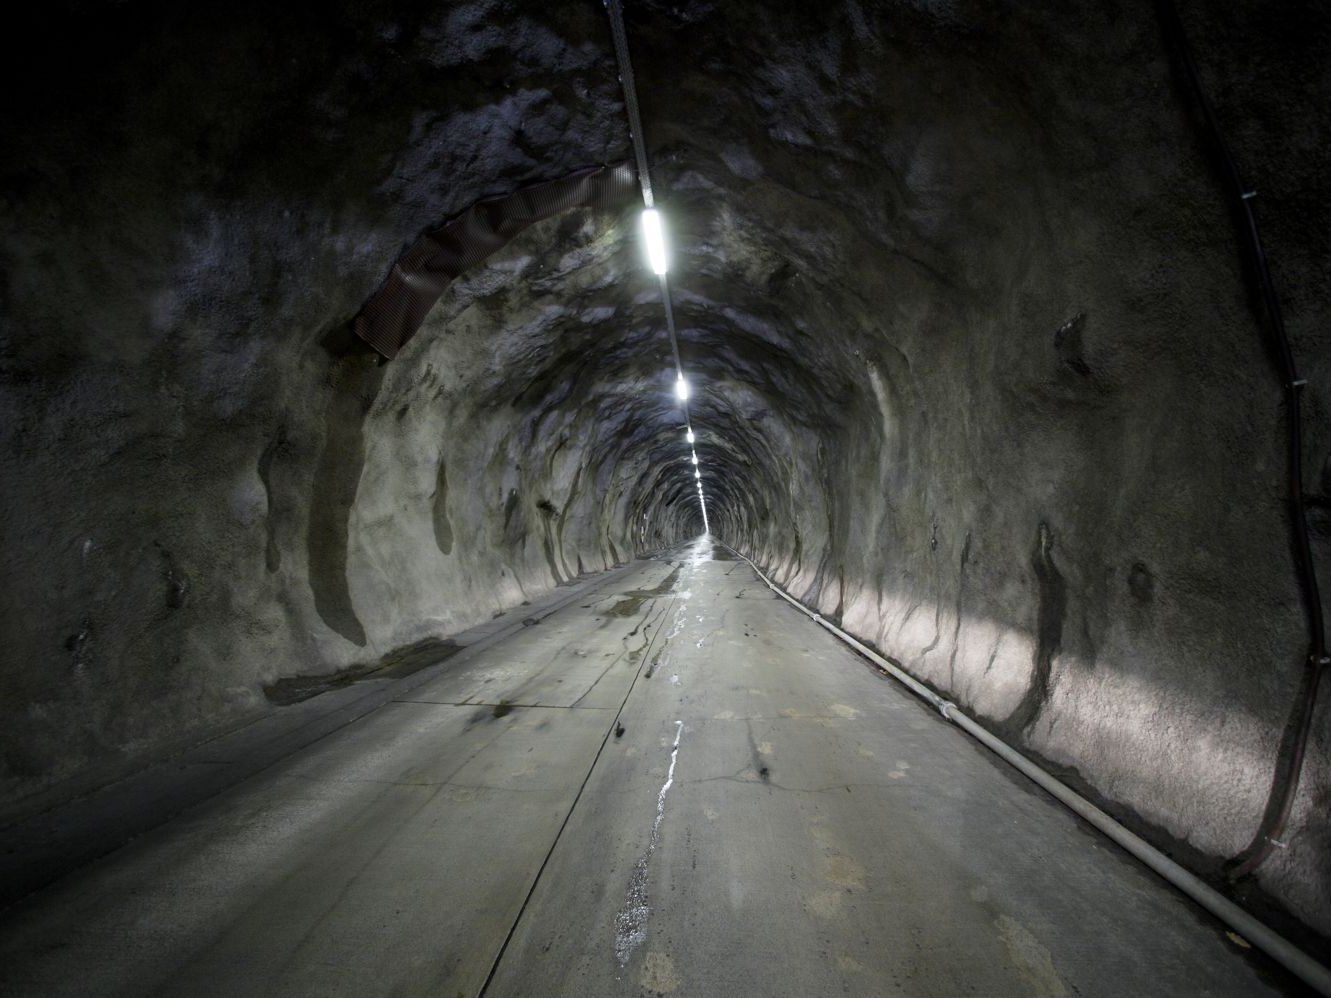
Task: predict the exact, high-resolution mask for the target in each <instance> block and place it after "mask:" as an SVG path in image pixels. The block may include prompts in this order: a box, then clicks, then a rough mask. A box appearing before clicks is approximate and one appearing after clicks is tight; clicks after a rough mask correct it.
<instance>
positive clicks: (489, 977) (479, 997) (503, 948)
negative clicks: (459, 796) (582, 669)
mask: <svg viewBox="0 0 1331 998" xmlns="http://www.w3.org/2000/svg"><path fill="white" fill-rule="evenodd" d="M677 598H678V597H677V596H675V595H674V594H671V597H670V602H669V603H667V604H666V611H667V612H669V609H670V607H671V606H673V605H674V603H675V600H676V599H677ZM660 634H661V630H660V628H657V631H656V634H654V635H653V636H652V640H651V642H650V643H649V644H648V645H647V647H646V648H645V649H643V653H642V660H641V661H640V662H639V663H638V671H637V672H636V673H634V675H633V682H631V683H629V688H628V689H627V690H626V691H625V692H624V699H623V700H621V701H620V702H619V707H618V709H617V710H616V711H615V716H614V719H613V720H611V722H610V726H609V727H608V728H606V729H605V735H604V736H603V737H602V738H601V744H600V745H599V746H597V749H596V755H595V756H593V757H592V761H591V765H589V766H588V767H587V772H586V773H585V774H584V775H583V777H582V782H581V783H580V784H578V792H577V793H576V794H574V795H573V803H571V804H570V805H569V807H568V812H567V813H566V814H565V815H564V820H563V821H561V822H560V823H559V830H558V831H557V832H555V837H554V841H552V842H551V843H550V848H549V849H548V850H546V853H545V857H544V858H543V859H542V860H541V865H540V866H539V867H538V868H537V870H536V876H534V877H532V881H531V886H530V887H528V888H527V894H526V896H525V897H523V899H522V904H521V905H520V906H519V907H518V913H517V914H516V915H514V916H513V924H512V925H510V926H509V927H508V934H507V935H505V936H504V941H503V943H501V944H500V946H499V951H498V952H497V953H495V958H494V962H493V963H491V964H490V972H489V973H488V974H486V975H485V983H483V984H482V985H481V987H480V990H479V991H477V992H476V998H485V994H486V992H487V991H489V990H490V985H491V984H493V983H494V979H495V974H496V973H498V972H499V964H500V962H501V961H502V960H503V959H504V954H505V953H506V952H508V947H509V944H510V943H511V942H512V941H513V935H514V933H516V932H517V931H518V926H519V925H520V924H521V923H522V916H523V915H525V914H526V913H527V907H528V906H529V905H530V904H531V899H532V897H533V896H535V894H536V888H537V885H539V884H540V882H541V877H542V876H543V875H544V874H545V869H546V867H548V866H549V865H550V858H551V857H552V856H553V855H554V854H555V850H556V849H557V848H559V841H560V839H562V838H563V837H564V830H565V829H566V828H568V823H569V821H570V820H571V819H572V817H573V812H574V811H576V810H577V809H578V803H579V802H580V801H581V800H582V795H583V792H584V791H586V789H587V784H588V783H590V782H591V778H592V773H594V772H595V771H596V764H597V763H598V762H600V761H601V756H602V755H603V754H604V753H605V747H606V746H607V745H608V744H610V735H611V734H612V733H613V732H614V731H616V730H617V729H618V728H619V718H620V716H621V715H622V714H623V713H624V707H625V706H626V705H627V704H628V702H629V697H631V696H632V695H633V691H634V689H636V688H637V685H638V680H639V679H641V678H642V670H643V666H645V665H646V664H647V662H648V661H649V660H650V658H651V650H652V646H653V645H655V644H656V639H657V638H658V637H659V636H660Z"/></svg>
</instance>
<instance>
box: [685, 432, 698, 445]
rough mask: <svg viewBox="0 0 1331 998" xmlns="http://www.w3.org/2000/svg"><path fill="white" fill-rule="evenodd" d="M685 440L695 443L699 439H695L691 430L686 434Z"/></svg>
mask: <svg viewBox="0 0 1331 998" xmlns="http://www.w3.org/2000/svg"><path fill="white" fill-rule="evenodd" d="M684 439H685V440H687V441H688V442H689V443H693V441H694V440H695V439H697V438H696V437H694V435H693V430H692V429H690V430H689V432H688V433H686V434H684Z"/></svg>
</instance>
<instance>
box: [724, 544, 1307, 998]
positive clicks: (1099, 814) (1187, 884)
mask: <svg viewBox="0 0 1331 998" xmlns="http://www.w3.org/2000/svg"><path fill="white" fill-rule="evenodd" d="M716 543H718V544H720V545H721V546H722V547H724V548H725V549H726V550H727V551H729V552H730V553H731V554H733V555H734V556H735V557H737V558H740V559H741V560H743V561H746V562H748V564H749V567H750V568H752V569H753V570H754V572H756V573H757V575H758V578H760V579H762V580H763V582H765V583H766V584H767V586H768V587H769V588H770V589H771V590H772V592H774V593H776V594H777V595H778V596H780V597H781V598H782V599H784V600H785V601H786V602H787V603H789V604H790V605H791V606H793V607H795V608H796V609H798V610H799V611H800V612H801V613H803V614H805V615H806V616H809V617H811V618H813V621H814V623H816V624H819V625H821V626H822V627H823V628H825V629H826V630H828V631H830V632H831V633H832V634H834V635H836V636H837V637H838V638H840V639H841V640H842V641H844V642H845V643H846V644H848V645H850V646H851V647H852V648H854V649H855V650H856V651H858V652H859V653H860V654H861V655H863V656H864V657H865V658H867V659H868V660H869V661H871V662H873V664H874V665H876V666H878V668H879V669H881V670H882V671H883V672H885V673H886V674H887V675H889V676H891V677H892V678H893V679H895V680H897V681H898V682H899V683H901V684H902V685H903V686H905V687H906V688H907V689H909V690H910V691H911V692H912V693H914V694H915V695H916V696H918V697H919V698H920V699H921V700H924V701H925V702H926V703H928V704H929V705H930V706H931V707H933V708H934V709H936V710H937V711H938V712H939V713H940V714H941V715H942V716H943V717H945V718H947V719H948V720H949V721H951V722H952V723H953V724H955V725H956V726H957V727H959V728H961V730H963V731H965V732H966V733H967V734H968V735H970V736H972V737H973V738H975V740H976V741H978V742H980V743H981V744H983V745H984V747H985V748H987V749H989V750H990V751H991V752H993V753H994V754H995V755H997V756H998V757H999V758H1001V759H1002V760H1003V761H1004V762H1006V763H1008V764H1010V765H1011V766H1012V767H1013V768H1015V769H1017V770H1020V771H1021V773H1022V775H1024V776H1026V777H1027V778H1028V779H1030V780H1031V781H1033V782H1034V783H1036V784H1038V785H1039V786H1040V787H1041V788H1042V789H1043V790H1045V791H1047V792H1048V793H1049V794H1051V795H1052V796H1053V797H1055V798H1056V799H1057V800H1058V801H1059V802H1060V803H1062V804H1063V805H1065V806H1066V807H1067V808H1068V809H1070V810H1071V811H1073V812H1074V813H1075V814H1077V815H1078V816H1079V817H1081V818H1083V819H1085V820H1086V821H1088V822H1090V823H1091V824H1092V825H1094V826H1095V827H1096V828H1097V829H1098V830H1099V831H1101V832H1103V833H1104V834H1105V835H1107V836H1108V837H1109V838H1110V839H1112V840H1113V841H1114V842H1116V843H1117V844H1118V845H1120V846H1122V847H1123V848H1124V849H1126V850H1127V851H1128V852H1129V853H1131V854H1132V855H1133V856H1135V857H1136V858H1137V859H1138V860H1140V861H1141V862H1143V863H1145V864H1146V865H1147V866H1149V867H1150V868H1151V869H1152V870H1154V871H1155V872H1156V873H1158V874H1159V875H1160V876H1162V877H1164V878H1165V880H1167V881H1169V883H1171V884H1173V885H1174V886H1175V887H1177V888H1178V889H1179V890H1181V891H1182V892H1183V893H1184V894H1186V895H1188V897H1190V898H1192V900H1194V901H1196V902H1197V903H1198V904H1199V905H1201V906H1202V907H1203V908H1205V909H1206V910H1207V911H1209V912H1210V913H1211V914H1212V915H1214V916H1215V917H1216V918H1218V919H1220V920H1221V921H1222V922H1224V923H1225V924H1226V925H1228V926H1229V927H1230V928H1232V929H1233V930H1234V931H1235V932H1237V933H1238V934H1239V935H1241V936H1242V937H1243V938H1244V939H1246V940H1248V941H1249V942H1250V943H1252V944H1253V945H1254V946H1256V947H1257V948H1258V949H1260V950H1261V951H1262V952H1264V953H1266V955H1267V956H1269V957H1271V958H1272V959H1274V960H1275V961H1276V962H1278V963H1279V964H1280V965H1281V966H1283V967H1284V968H1285V969H1286V970H1288V971H1290V972H1291V973H1293V974H1295V975H1296V976H1298V977H1299V979H1300V980H1302V981H1303V982H1304V983H1306V984H1307V985H1308V986H1309V987H1311V988H1313V989H1315V990H1316V991H1317V992H1318V993H1320V994H1323V995H1327V996H1331V969H1328V968H1327V967H1326V966H1324V965H1323V964H1321V963H1319V962H1318V961H1316V960H1314V959H1313V958H1312V957H1310V956H1309V955H1308V954H1307V953H1305V952H1303V950H1301V949H1299V948H1298V947H1297V946H1295V945H1294V944H1293V943H1291V942H1290V941H1289V940H1288V939H1286V938H1285V937H1284V936H1281V935H1279V934H1278V933H1276V932H1275V931H1273V930H1272V929H1271V928H1269V927H1268V926H1266V925H1265V924H1264V923H1262V922H1260V921H1258V920H1257V919H1256V918H1254V917H1253V916H1252V915H1251V914H1249V913H1248V912H1247V911H1244V910H1243V909H1242V908H1240V907H1239V906H1238V905H1236V904H1235V903H1234V902H1233V901H1231V900H1229V898H1227V897H1225V896H1224V895H1223V894H1220V893H1219V892H1218V891H1216V890H1215V888H1213V887H1211V886H1210V885H1209V884H1207V883H1205V882H1204V881H1202V880H1201V879H1200V878H1199V877H1197V876H1195V875H1194V874H1192V873H1189V872H1188V871H1187V870H1185V869H1184V868H1183V867H1181V866H1179V865H1178V864H1177V863H1175V862H1174V861H1173V860H1172V859H1170V858H1169V857H1168V856H1166V855H1165V854H1164V853H1162V852H1160V850H1158V849H1156V848H1155V847H1154V846H1151V845H1149V844H1148V843H1147V842H1146V841H1145V840H1143V839H1141V838H1139V837H1138V836H1137V835H1134V834H1133V833H1132V832H1130V831H1128V829H1126V828H1124V827H1123V826H1122V825H1120V824H1119V823H1118V822H1117V821H1115V820H1114V819H1113V818H1111V817H1110V816H1109V815H1107V814H1105V812H1104V811H1101V810H1100V809H1099V808H1098V807H1096V806H1095V805H1094V804H1092V803H1091V802H1090V801H1088V800H1087V799H1086V798H1085V797H1083V796H1081V795H1080V794H1079V793H1077V792H1076V791H1075V790H1072V789H1071V788H1069V787H1068V786H1066V785H1065V784H1063V783H1062V782H1060V781H1059V780H1057V779H1055V778H1054V777H1053V776H1050V775H1049V774H1048V773H1046V772H1045V771H1044V770H1043V769H1041V768H1040V767H1039V766H1037V765H1035V763H1033V762H1031V761H1030V760H1029V759H1027V758H1026V757H1025V756H1024V755H1022V754H1021V753H1020V752H1018V751H1017V750H1016V749H1014V748H1013V747H1012V746H1010V745H1008V744H1007V742H1004V741H1003V740H1001V739H999V738H996V737H994V735H993V734H992V733H990V732H989V731H987V730H986V729H985V728H983V727H981V726H980V725H979V724H977V723H976V722H975V721H973V720H972V719H971V718H970V717H968V716H967V715H966V714H965V713H963V712H962V710H961V708H960V707H958V706H957V705H956V704H954V703H952V702H951V701H950V700H945V699H944V698H942V697H940V696H939V695H938V694H937V693H935V692H934V691H933V690H931V689H929V688H928V687H927V686H925V685H924V684H923V683H921V682H920V681H919V680H917V679H915V677H913V676H911V675H910V674H909V673H908V672H905V671H904V670H903V669H901V668H900V667H899V666H897V665H896V664H894V663H893V662H891V661H889V660H888V659H886V658H884V657H883V656H882V655H879V654H878V653H877V652H876V651H874V650H873V649H872V648H870V647H868V646H867V645H865V644H864V643H863V642H861V641H858V640H856V639H855V638H854V637H853V636H851V635H850V634H847V633H846V632H845V631H843V630H842V629H841V628H839V627H837V626H836V625H835V624H833V623H832V622H831V621H829V620H827V619H826V618H825V617H823V615H822V614H820V613H817V612H815V611H813V610H810V609H809V608H808V607H806V606H805V605H804V604H803V603H801V602H800V601H799V600H797V599H795V597H793V596H791V595H790V594H789V593H788V592H786V591H785V590H784V589H782V588H781V587H780V586H778V585H777V584H776V583H775V582H773V581H772V580H771V579H769V578H768V577H767V576H766V575H764V574H763V571H762V569H760V568H759V567H758V566H757V565H755V564H754V563H753V560H752V559H750V558H747V557H745V556H744V555H743V554H740V552H738V551H736V550H735V549H734V548H732V547H731V546H730V545H729V544H726V543H725V542H724V541H719V540H718V541H717V542H716Z"/></svg>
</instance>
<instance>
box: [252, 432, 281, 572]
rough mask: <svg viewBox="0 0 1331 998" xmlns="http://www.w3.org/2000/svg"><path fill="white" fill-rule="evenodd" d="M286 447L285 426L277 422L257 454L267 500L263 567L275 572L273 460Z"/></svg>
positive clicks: (278, 551) (277, 557)
mask: <svg viewBox="0 0 1331 998" xmlns="http://www.w3.org/2000/svg"><path fill="white" fill-rule="evenodd" d="M286 449H287V428H286V426H285V425H282V424H279V425H278V427H277V432H276V433H275V434H274V435H273V439H272V440H271V441H269V443H268V446H267V447H265V448H264V449H263V452H262V453H261V454H260V455H259V469H258V470H259V481H261V482H263V494H264V497H265V499H267V501H268V509H267V514H266V516H265V519H264V529H265V531H266V534H267V543H266V547H265V550H264V558H263V561H264V567H265V568H267V569H268V571H269V572H276V571H277V570H278V569H279V568H281V567H282V548H281V547H280V546H279V545H278V543H277V527H276V523H275V522H274V518H273V479H272V475H273V461H274V459H275V458H277V457H278V456H279V455H280V454H283V453H285V451H286Z"/></svg>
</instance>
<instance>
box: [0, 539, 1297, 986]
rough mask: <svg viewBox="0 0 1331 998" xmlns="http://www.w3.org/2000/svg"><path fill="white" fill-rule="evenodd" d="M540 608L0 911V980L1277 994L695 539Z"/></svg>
mask: <svg viewBox="0 0 1331 998" xmlns="http://www.w3.org/2000/svg"><path fill="white" fill-rule="evenodd" d="M598 586H599V588H598ZM530 624H531V626H527V627H521V628H519V629H518V631H517V632H516V633H514V634H513V635H511V636H510V637H508V638H506V639H505V640H503V641H501V642H499V643H497V644H493V645H491V646H490V647H488V648H486V649H484V650H482V651H480V652H479V653H477V654H474V655H472V656H470V657H468V658H466V660H465V661H462V657H461V656H460V657H459V659H458V660H457V661H449V662H444V663H442V664H441V665H439V666H436V667H434V669H433V670H432V672H431V673H430V675H429V677H428V678H427V679H426V681H424V682H422V681H420V677H414V682H413V683H404V684H401V686H400V693H396V694H394V693H393V691H394V690H397V689H399V687H390V688H389V693H390V694H393V695H389V696H386V697H384V698H382V699H384V700H385V702H384V703H383V704H382V706H379V707H378V708H377V709H374V710H372V711H370V712H369V713H366V714H364V715H363V716H361V717H359V718H358V719H356V720H354V721H352V722H351V723H347V724H344V726H342V727H340V728H338V729H336V730H334V731H333V732H332V733H331V734H328V735H326V736H325V737H322V738H320V739H319V740H317V741H314V742H313V744H310V745H308V746H307V747H305V748H303V749H302V750H300V751H298V752H296V753H294V754H291V755H289V756H287V757H286V758H283V759H281V760H279V761H277V762H275V763H274V764H272V765H270V766H268V767H267V768H266V769H263V770H262V771H261V772H258V773H257V774H256V775H253V776H250V777H249V778H247V779H245V780H244V781H242V782H240V783H239V784H237V785H235V786H233V787H231V788H230V789H228V790H226V791H224V792H222V793H220V794H218V795H216V796H214V797H212V798H211V799H209V800H207V801H205V802H204V803H201V804H198V805H197V806H194V807H193V808H191V809H190V810H188V811H187V812H186V813H185V814H184V815H182V816H180V817H178V818H176V819H175V820H173V821H171V822H169V823H167V824H164V825H162V826H160V827H158V828H156V829H154V830H152V831H151V832H148V833H147V834H144V835H141V836H140V837H138V838H137V839H135V840H134V841H133V842H131V843H130V844H128V845H126V846H125V847H124V848H121V849H119V850H118V851H116V852H114V853H113V854H111V855H110V856H107V857H105V858H104V859H102V860H100V861H98V862H96V863H94V864H92V865H90V866H87V867H84V868H83V869H81V870H78V871H75V872H73V873H71V874H69V875H68V876H65V877H64V878H63V879H61V880H60V881H58V882H57V883H55V884H54V885H52V886H50V887H48V888H47V889H45V890H43V891H41V892H39V893H37V894H35V895H33V896H31V897H29V898H28V899H27V900H25V901H23V902H21V903H19V904H17V905H15V906H13V907H11V908H10V909H9V910H8V911H7V912H6V913H5V914H4V916H3V917H0V993H3V994H5V995H97V996H110V995H154V994H162V995H189V996H194V995H431V996H453V995H465V996H472V995H477V994H480V993H485V994H487V995H494V996H499V995H515V996H516V995H520V996H540V995H577V996H584V995H585V996H596V995H646V994H656V995H701V996H711V995H755V996H756V995H761V996H784V995H790V996H803V995H843V994H845V995H958V994H978V995H1039V996H1056V995H1245V996H1249V995H1262V994H1279V993H1284V990H1285V989H1287V988H1289V987H1290V984H1289V983H1288V980H1287V979H1286V978H1284V977H1281V976H1279V975H1278V974H1277V973H1276V972H1274V971H1273V970H1272V969H1271V968H1270V967H1269V966H1267V965H1266V964H1265V963H1263V962H1262V961H1261V960H1260V958H1256V957H1254V956H1252V955H1251V954H1250V953H1245V951H1244V950H1243V948H1242V946H1241V944H1239V943H1237V942H1235V941H1233V940H1232V939H1231V938H1230V937H1228V936H1227V934H1226V932H1225V930H1224V928H1223V927H1222V926H1220V925H1219V924H1218V923H1215V922H1214V921H1212V920H1210V919H1209V918H1208V917H1206V916H1204V915H1202V914H1201V913H1200V912H1199V911H1198V909H1196V908H1195V907H1194V906H1193V905H1192V904H1191V903H1189V902H1187V901H1186V900H1184V899H1183V898H1181V897H1180V896H1178V895H1177V894H1175V893H1174V892H1173V891H1172V890H1170V889H1169V888H1167V887H1166V886H1165V885H1163V883H1161V882H1160V881H1158V880H1157V879H1156V878H1155V877H1154V876H1153V875H1152V874H1150V873H1148V872H1147V871H1145V870H1144V869H1142V868H1141V867H1139V866H1138V865H1136V864H1135V863H1134V862H1133V861H1131V860H1129V859H1128V858H1126V857H1125V856H1124V855H1123V854H1121V853H1120V852H1119V851H1118V850H1117V849H1116V848H1115V847H1113V846H1112V845H1110V844H1109V843H1108V842H1107V841H1105V840H1103V839H1102V838H1100V837H1099V836H1098V835H1097V834H1096V833H1094V832H1092V831H1090V830H1089V829H1088V828H1087V827H1086V826H1085V825H1083V824H1081V823H1080V822H1079V821H1078V820H1077V819H1075V818H1073V817H1072V816H1071V815H1070V814H1069V813H1068V812H1066V811H1065V810H1063V809H1062V808H1061V807H1060V806H1059V805H1057V804H1056V803H1054V802H1052V801H1051V800H1050V799H1048V798H1047V797H1045V796H1044V795H1043V794H1041V793H1040V792H1038V791H1036V790H1034V789H1033V788H1032V787H1031V786H1030V785H1029V784H1028V783H1027V782H1026V781H1024V780H1023V779H1022V778H1021V777H1020V776H1018V775H1016V774H1014V773H1012V772H1011V771H1010V770H1008V769H1006V768H1005V767H1004V766H1003V765H1002V764H1001V763H999V762H998V761H996V760H995V759H993V758H992V757H991V756H990V755H989V754H988V753H986V752H985V750H983V749H982V748H980V747H979V746H977V745H976V744H974V743H973V742H971V741H969V740H968V739H967V738H966V736H965V735H963V734H962V733H960V732H958V731H957V730H955V729H954V728H952V727H950V726H949V725H948V724H947V723H946V722H944V721H942V720H941V719H939V718H937V717H936V716H934V715H933V714H931V713H930V712H929V711H928V710H927V709H926V708H925V707H924V706H923V705H921V704H920V703H918V702H917V701H915V700H914V699H912V698H911V697H910V696H909V695H908V694H906V693H905V692H903V691H902V690H901V689H900V688H899V687H897V686H896V685H894V684H893V683H892V682H891V681H889V680H886V679H883V678H881V677H879V676H878V675H877V674H876V673H874V672H873V671H872V670H871V669H870V668H869V667H868V666H867V665H866V663H865V662H864V661H863V660H862V659H860V658H858V657H857V656H856V655H855V654H854V653H852V652H851V651H849V650H848V649H846V648H845V647H844V646H842V645H841V644H839V643H838V642H837V641H836V640H835V639H834V638H833V637H832V636H831V635H829V634H827V633H826V632H824V631H823V630H821V629H820V628H818V627H817V626H816V625H814V624H813V623H811V622H810V621H808V620H807V619H806V618H805V617H803V616H802V615H801V614H799V613H798V612H797V611H795V610H794V609H793V608H792V607H790V606H788V605H786V604H785V603H784V602H782V601H780V600H779V599H777V598H776V597H774V596H773V594H772V593H771V592H770V591H769V590H767V589H766V587H764V586H762V585H761V584H759V583H758V582H757V580H756V578H755V576H754V574H753V572H752V570H751V569H750V568H749V567H748V566H747V565H746V564H745V563H743V562H740V561H734V560H730V559H729V558H728V557H726V556H725V554H724V552H723V551H721V550H720V549H718V550H717V551H716V552H715V553H714V552H713V548H712V545H711V544H710V543H708V542H706V541H700V542H698V543H695V544H694V545H692V546H691V547H689V548H688V549H687V550H683V551H680V552H677V553H675V554H674V555H673V556H671V557H669V558H668V559H666V558H662V559H660V560H651V561H645V562H642V563H640V564H639V565H637V566H635V567H634V568H633V569H632V571H630V572H628V573H620V574H619V575H617V576H615V577H613V578H608V579H606V580H604V581H603V582H599V583H595V584H593V585H592V586H591V587H589V588H587V589H586V590H585V591H584V592H583V593H582V596H581V597H580V598H579V599H577V600H575V602H573V603H571V604H569V605H568V606H566V607H564V608H563V609H560V610H558V611H557V612H554V613H552V614H550V615H549V616H546V617H544V618H543V619H540V620H539V621H538V620H536V619H532V620H531V621H530ZM324 696H325V697H327V696H330V694H325V695H324ZM322 699H323V697H320V698H316V701H311V703H314V702H317V701H318V700H322ZM300 707H306V705H300ZM283 709H284V710H295V709H298V708H297V707H292V708H283ZM307 709H308V708H307Z"/></svg>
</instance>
